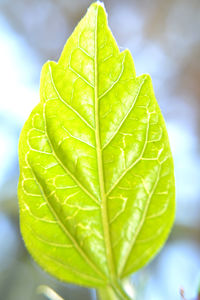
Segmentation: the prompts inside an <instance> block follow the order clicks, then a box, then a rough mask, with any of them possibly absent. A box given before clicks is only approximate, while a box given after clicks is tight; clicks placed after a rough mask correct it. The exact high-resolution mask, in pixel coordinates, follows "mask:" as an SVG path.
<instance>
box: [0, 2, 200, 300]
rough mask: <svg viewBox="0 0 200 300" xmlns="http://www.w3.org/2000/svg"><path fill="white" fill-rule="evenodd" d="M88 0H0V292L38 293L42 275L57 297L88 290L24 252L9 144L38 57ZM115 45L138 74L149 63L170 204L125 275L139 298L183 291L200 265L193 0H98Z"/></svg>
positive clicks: (199, 120)
mask: <svg viewBox="0 0 200 300" xmlns="http://www.w3.org/2000/svg"><path fill="white" fill-rule="evenodd" d="M91 2H92V1H89V0H0V300H39V299H41V300H42V299H45V297H44V296H42V295H38V294H37V292H36V290H37V287H38V286H39V285H40V284H47V285H49V286H51V287H52V288H54V289H55V290H56V291H57V292H58V293H59V294H60V295H61V296H62V297H63V298H64V299H65V300H70V299H71V300H73V299H79V300H84V299H88V300H91V299H95V292H94V291H93V290H87V289H83V288H80V287H76V286H73V285H65V284H62V283H60V282H58V281H56V280H55V279H53V278H51V277H50V276H49V275H47V274H45V273H44V272H43V271H42V270H41V269H40V268H39V267H38V266H37V265H36V264H35V263H34V262H33V260H32V259H31V258H30V256H29V254H28V253H27V251H26V249H25V247H24V244H23V241H22V238H21V236H20V232H19V219H18V216H19V211H18V204H17V180H18V175H19V170H18V158H17V148H18V139H19V134H20V131H21V128H22V126H23V124H24V122H25V120H26V118H27V117H28V115H29V113H30V111H31V110H32V108H33V107H34V106H35V105H36V104H37V103H38V101H39V80H40V70H41V68H42V65H43V64H44V63H45V61H47V60H49V59H50V60H57V59H58V57H59V55H60V53H61V50H62V48H63V46H64V44H65V41H66V40H67V38H68V37H69V35H70V34H71V32H72V30H73V28H74V27H75V26H76V24H77V22H78V21H79V20H80V18H81V17H82V16H83V15H84V14H85V12H86V9H87V7H88V6H89V4H90V3H91ZM104 3H105V6H106V8H107V11H108V14H109V24H110V27H111V29H112V31H113V34H114V36H115V37H116V39H117V41H118V45H119V46H120V48H121V49H124V48H129V49H130V50H131V52H132V55H133V57H134V61H135V67H136V71H137V74H138V75H140V74H142V73H149V74H150V75H151V77H152V80H153V85H154V89H155V93H156V96H157V99H158V102H159V105H160V107H161V110H162V112H163V115H164V117H165V120H166V123H167V128H168V132H169V138H170V143H171V147H172V152H173V156H174V163H175V176H176V192H177V213H176V221H175V225H174V228H173V231H172V233H171V235H170V238H169V240H168V242H167V244H166V246H165V247H164V248H163V250H162V251H161V252H160V253H159V255H158V256H157V257H156V258H155V259H154V260H153V261H152V262H151V263H150V264H149V265H148V266H147V267H145V268H144V269H143V270H142V271H139V272H138V273H137V274H135V275H134V276H133V279H132V280H133V283H134V284H135V286H136V289H137V291H138V295H137V300H145V299H148V300H169V299H170V300H178V299H180V295H179V289H180V287H184V289H185V291H186V296H187V298H188V299H191V298H192V297H194V296H195V294H196V293H197V285H198V280H199V275H200V147H199V145H200V130H199V128H200V126H199V125H200V117H199V114H200V1H199V0H167V1H166V0H151V1H149V0H140V1H138V0H123V1H122V0H105V1H104Z"/></svg>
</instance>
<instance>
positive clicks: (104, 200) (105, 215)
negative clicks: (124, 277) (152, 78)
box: [94, 6, 116, 283]
mask: <svg viewBox="0 0 200 300" xmlns="http://www.w3.org/2000/svg"><path fill="white" fill-rule="evenodd" d="M98 12H99V6H97V12H96V24H95V41H94V51H95V53H94V73H95V74H94V75H95V76H94V105H95V138H96V153H97V169H98V177H99V189H100V198H101V216H102V226H103V233H104V239H105V251H106V257H107V263H108V270H109V276H110V281H111V283H112V282H114V281H115V280H116V271H115V264H114V259H113V253H112V245H111V238H110V228H109V221H108V208H107V197H106V192H105V180H104V169H103V160H102V147H101V137H100V120H99V103H100V101H99V100H100V99H99V96H98Z"/></svg>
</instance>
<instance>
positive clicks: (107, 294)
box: [97, 282, 132, 300]
mask: <svg viewBox="0 0 200 300" xmlns="http://www.w3.org/2000/svg"><path fill="white" fill-rule="evenodd" d="M97 295H98V299H99V300H132V299H131V297H130V296H128V294H127V293H126V291H125V289H124V287H123V286H122V285H121V284H120V283H118V282H116V283H115V284H112V285H111V286H107V287H105V288H99V289H98V290H97Z"/></svg>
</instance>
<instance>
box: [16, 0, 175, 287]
mask: <svg viewBox="0 0 200 300" xmlns="http://www.w3.org/2000/svg"><path fill="white" fill-rule="evenodd" d="M40 92H41V101H40V103H39V104H38V105H37V106H36V107H35V109H34V110H33V111H32V113H31V115H30V117H29V119H28V120H27V122H26V123H25V125H24V128H23V130H22V133H21V136H20V143H19V161H20V180H19V189H18V195H19V202H20V224H21V231H22V235H23V238H24V241H25V244H26V246H27V248H28V250H29V251H30V253H31V254H32V256H33V257H34V259H35V260H36V261H37V262H38V263H39V264H40V265H41V266H42V268H43V269H44V270H46V271H48V272H49V273H51V274H52V275H54V276H55V277H57V278H59V279H61V280H63V281H67V282H72V283H76V284H81V285H84V286H92V287H100V286H105V285H108V284H111V285H112V284H113V283H114V282H117V280H119V279H121V278H124V277H126V276H128V275H130V274H131V273H132V272H134V271H136V270H138V269H140V268H141V267H143V266H144V265H145V264H146V263H147V262H148V261H149V260H150V259H151V258H152V257H153V256H154V255H155V254H156V253H157V252H158V250H159V249H160V248H161V246H162V245H163V243H164V241H165V240H166V238H167V236H168V234H169V231H170V228H171V226H172V223H173V219H174V210H175V209H174V207H175V204H174V202H175V201H174V198H175V197H174V196H175V192H174V171H173V161H172V155H171V151H170V147H169V142H168V136H167V131H166V127H165V123H164V120H163V117H162V115H161V112H160V109H159V106H158V104H157V102H156V99H155V96H154V92H153V88H152V83H151V79H150V77H149V75H142V76H139V77H136V74H135V70H134V64H133V60H132V57H131V54H130V52H129V51H128V50H125V51H123V52H121V53H120V51H119V49H118V47H117V44H116V42H115V40H114V38H113V36H112V33H111V31H110V29H109V28H108V25H107V18H106V13H105V10H104V8H103V6H102V4H101V3H100V2H97V3H94V4H92V5H91V6H90V8H89V9H88V12H87V14H86V16H85V17H84V18H83V19H82V20H81V22H80V23H79V24H78V26H77V27H76V29H75V31H74V32H73V34H72V35H71V37H70V38H69V39H68V41H67V43H66V45H65V48H64V50H63V53H62V55H61V58H60V60H59V62H58V63H55V62H47V63H46V64H45V65H44V67H43V70H42V74H41V90H40ZM113 285H114V284H113Z"/></svg>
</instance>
